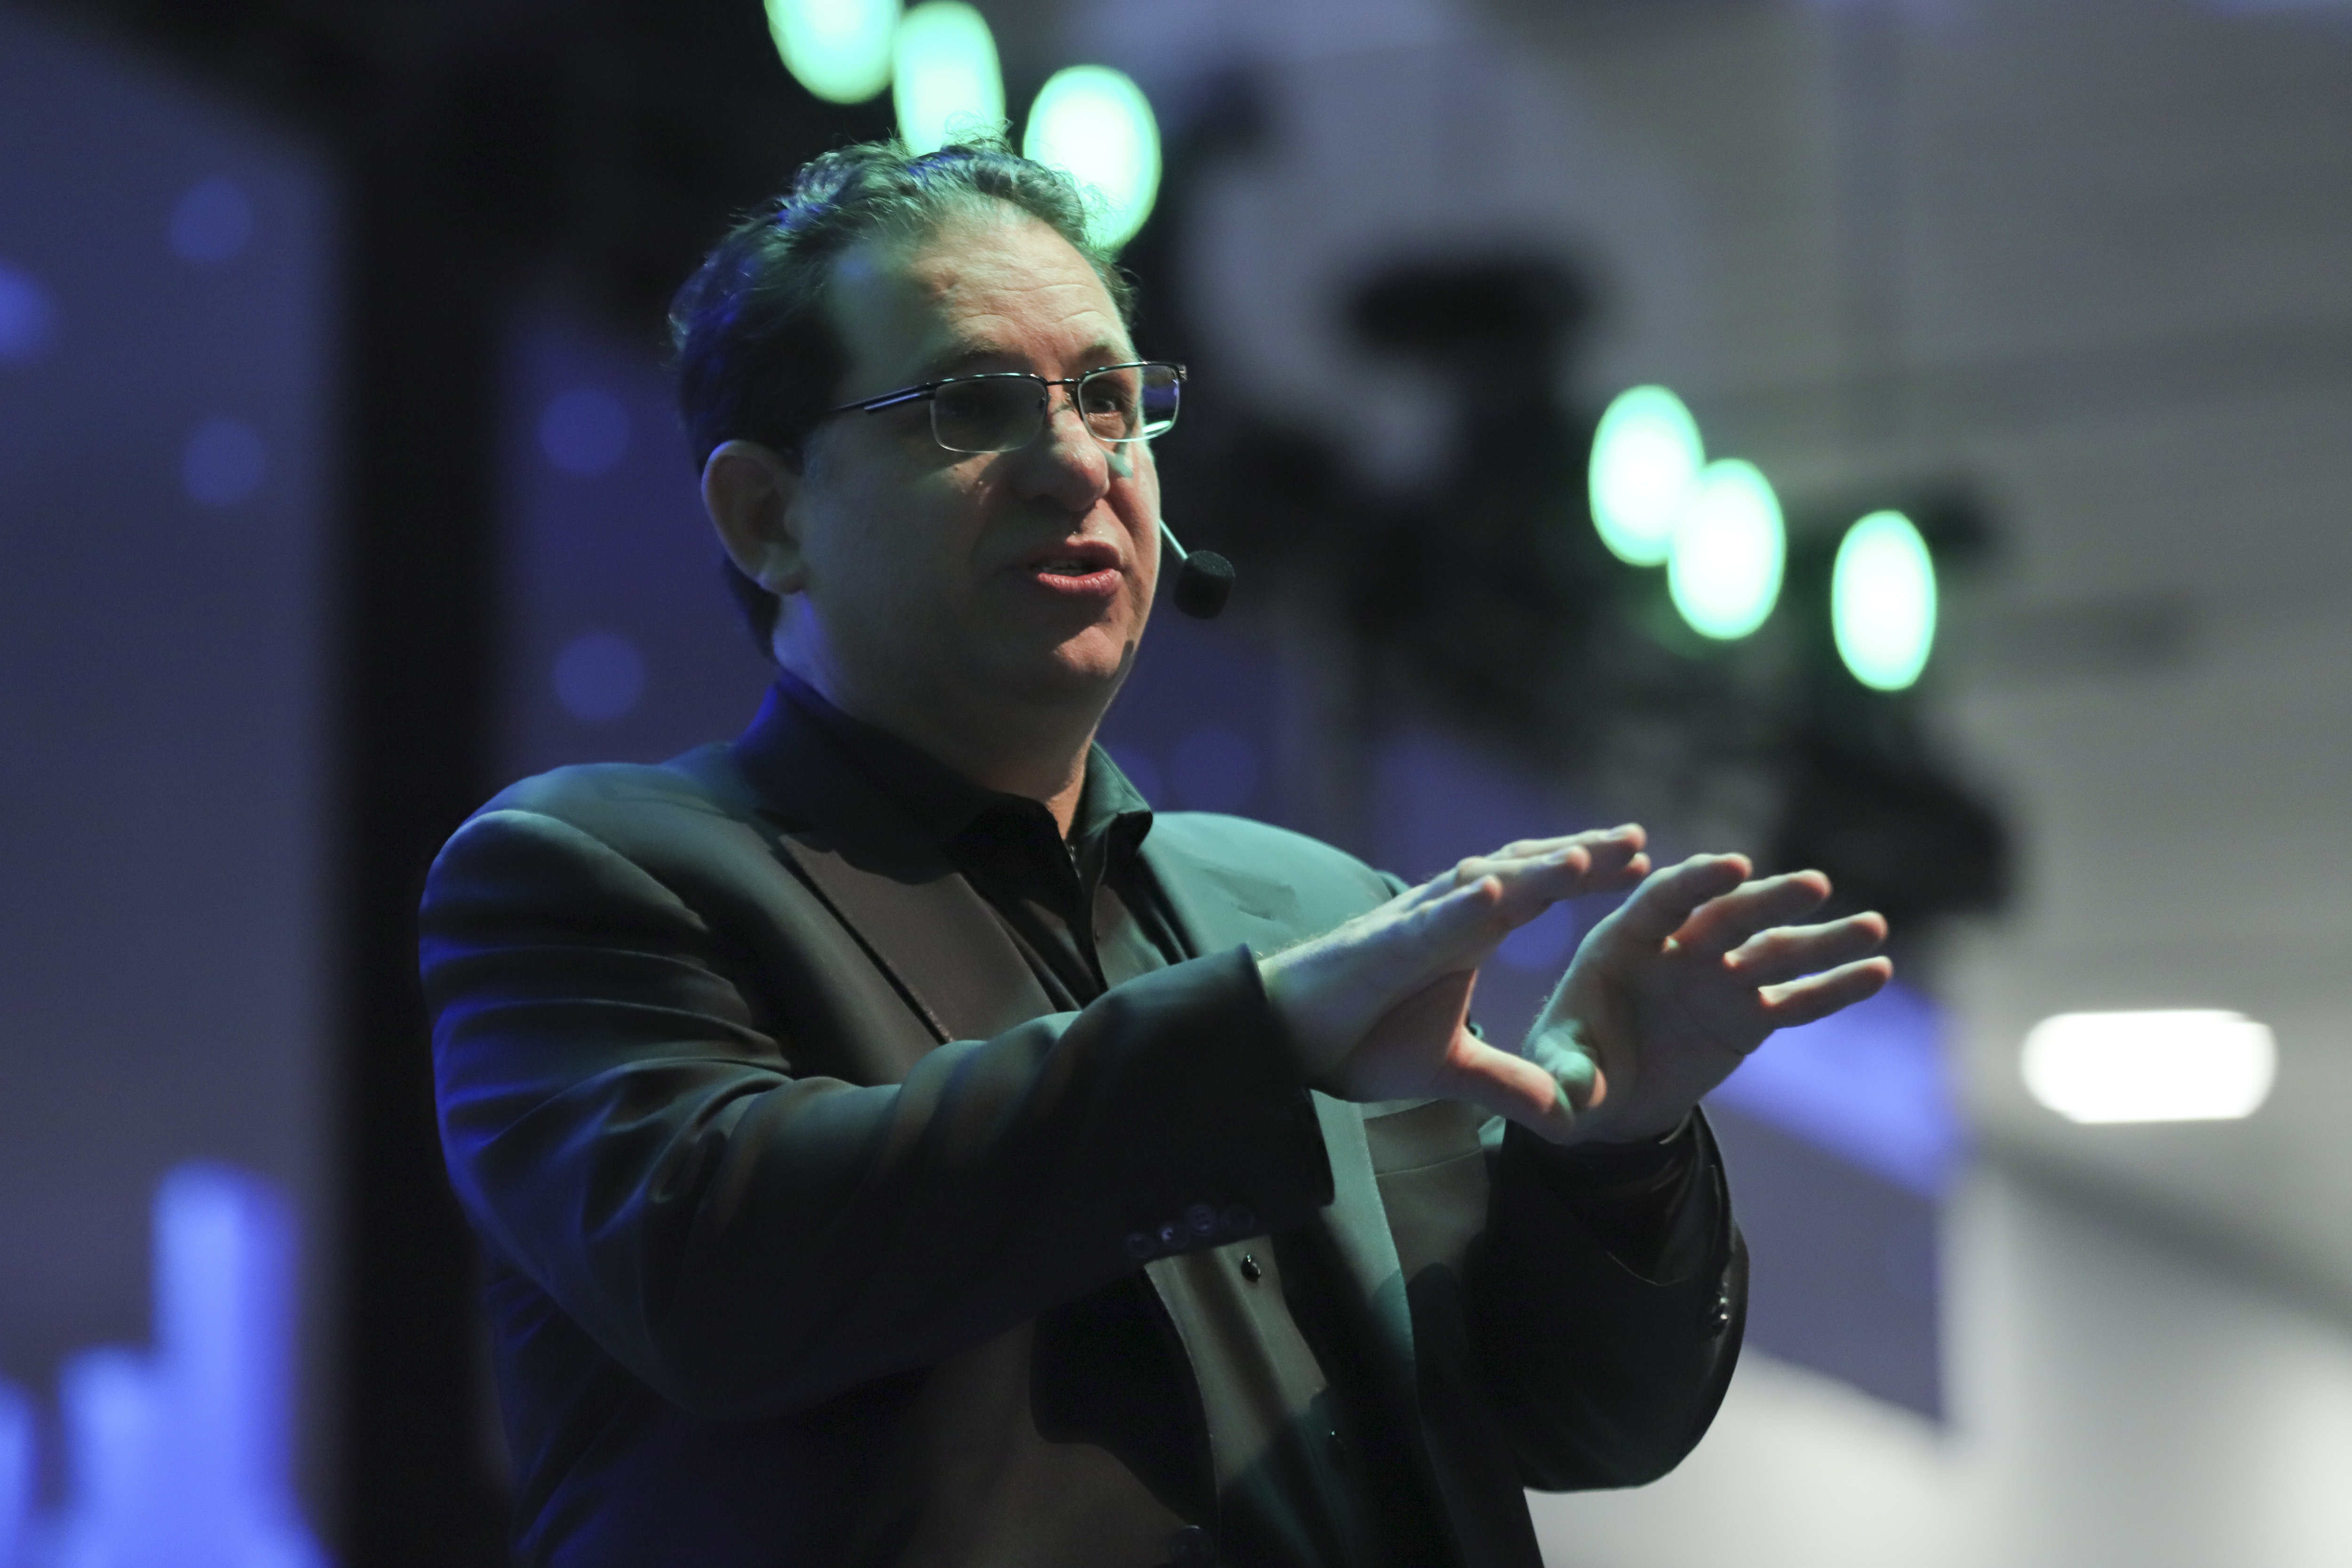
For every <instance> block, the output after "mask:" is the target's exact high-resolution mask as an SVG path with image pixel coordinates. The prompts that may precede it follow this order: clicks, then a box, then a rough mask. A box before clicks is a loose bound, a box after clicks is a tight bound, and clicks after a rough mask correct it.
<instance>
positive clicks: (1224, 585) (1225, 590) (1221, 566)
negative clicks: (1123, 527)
mask: <svg viewBox="0 0 2352 1568" xmlns="http://www.w3.org/2000/svg"><path fill="white" fill-rule="evenodd" d="M1160 540H1161V542H1163V543H1165V544H1166V545H1167V546H1168V548H1169V549H1170V550H1171V551H1173V552H1175V554H1176V567H1177V571H1176V607H1177V608H1178V609H1180V610H1181V611H1183V612H1184V613H1185V614H1186V615H1188V616H1192V618H1193V619H1194V620H1196V621H1207V620H1214V619H1215V618H1216V616H1217V615H1218V614H1219V612H1221V611H1222V610H1223V609H1224V607H1225V601H1226V600H1227V599H1229V598H1231V597H1233V593H1234V563H1232V562H1230V561H1228V560H1226V559H1225V558H1224V557H1223V556H1222V555H1220V554H1218V553H1217V552H1215V551H1213V550H1202V551H1197V552H1195V551H1188V550H1186V549H1185V548H1184V547H1183V546H1182V545H1181V544H1179V543H1177V542H1176V535H1175V534H1174V533H1173V532H1172V531H1170V529H1169V527H1168V520H1167V519H1166V518H1162V519H1160Z"/></svg>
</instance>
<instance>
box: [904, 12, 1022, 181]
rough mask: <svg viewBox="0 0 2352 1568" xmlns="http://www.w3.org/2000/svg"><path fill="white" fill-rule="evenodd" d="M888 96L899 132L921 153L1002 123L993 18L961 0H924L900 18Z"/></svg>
mask: <svg viewBox="0 0 2352 1568" xmlns="http://www.w3.org/2000/svg"><path fill="white" fill-rule="evenodd" d="M892 58H893V59H894V61H895V62H896V65H895V68H894V69H893V72H892V76H891V89H890V98H891V102H892V105H893V106H894V107H895V108H896V109H897V110H898V134H899V135H900V136H901V137H902V138H904V139H905V141H906V143H907V145H908V146H909V147H911V148H913V149H914V150H915V151H916V152H918V153H931V152H936V151H938V150H939V149H940V148H941V147H944V146H946V145H947V143H948V142H950V141H951V140H953V139H954V138H955V137H957V136H960V135H967V134H970V133H971V132H980V131H997V130H1001V129H1002V128H1003V123H1004V76H1003V72H1002V71H1001V70H999V69H998V68H997V63H996V39H995V37H994V36H993V35H992V34H991V33H990V32H989V30H988V19H987V18H986V17H984V16H982V15H981V14H980V13H979V11H977V10H975V9H974V8H973V7H971V6H970V5H965V4H964V0H924V4H922V5H918V6H916V7H915V8H914V9H913V10H911V11H909V12H908V13H907V16H906V20H904V21H902V22H900V23H899V24H898V43H897V45H896V46H895V47H894V48H893V50H892Z"/></svg>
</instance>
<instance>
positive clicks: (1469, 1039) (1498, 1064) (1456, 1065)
mask: <svg viewBox="0 0 2352 1568" xmlns="http://www.w3.org/2000/svg"><path fill="white" fill-rule="evenodd" d="M1438 1092H1439V1093H1440V1094H1442V1095H1444V1097H1445V1098H1446V1099H1448V1100H1466V1101H1468V1102H1469V1103H1470V1104H1472V1105H1475V1106H1476V1107H1478V1108H1479V1109H1480V1110H1487V1111H1492V1112H1493V1113H1494V1114H1496V1115H1497V1116H1500V1117H1502V1118H1504V1119H1505V1120H1506V1121H1516V1122H1517V1123H1518V1124H1519V1125H1520V1126H1522V1127H1524V1128H1526V1129H1527V1130H1528V1131H1530V1132H1533V1133H1535V1134H1536V1135H1537V1136H1538V1137H1539V1138H1541V1139H1543V1140H1544V1141H1545V1142H1548V1143H1564V1142H1567V1141H1568V1140H1569V1138H1570V1136H1571V1135H1572V1134H1573V1133H1574V1132H1575V1131H1576V1111H1575V1110H1574V1109H1573V1108H1572V1107H1571V1106H1570V1103H1569V1098H1568V1093H1567V1091H1566V1090H1565V1089H1563V1088H1562V1086H1561V1084H1560V1082H1559V1079H1556V1078H1554V1077H1553V1076H1552V1075H1551V1074H1550V1073H1549V1072H1546V1071H1545V1070H1544V1069H1543V1068H1540V1067H1538V1066H1537V1065H1536V1064H1535V1063H1533V1062H1531V1061H1529V1060H1528V1059H1527V1058H1525V1057H1519V1056H1514V1055H1513V1054H1512V1053H1510V1052H1509V1051H1503V1050H1497V1049H1496V1048H1495V1047H1493V1046H1490V1045H1488V1044H1486V1042H1485V1041H1484V1040H1480V1039H1477V1038H1475V1037H1473V1036H1471V1035H1469V1034H1467V1033H1466V1032H1465V1034H1463V1035H1462V1036H1461V1037H1459V1038H1458V1040H1457V1041H1456V1043H1455V1045H1454V1050H1453V1053H1452V1055H1451V1056H1450V1058H1448V1060H1447V1062H1446V1065H1445V1070H1444V1074H1443V1075H1442V1080H1441V1082H1440V1083H1439V1085H1438Z"/></svg>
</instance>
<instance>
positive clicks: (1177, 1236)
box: [1160, 1219, 1191, 1252]
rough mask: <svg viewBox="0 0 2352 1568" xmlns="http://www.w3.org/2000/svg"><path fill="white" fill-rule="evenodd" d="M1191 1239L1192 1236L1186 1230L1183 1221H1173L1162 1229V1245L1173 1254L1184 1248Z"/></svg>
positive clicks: (1161, 1227)
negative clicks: (1179, 1248)
mask: <svg viewBox="0 0 2352 1568" xmlns="http://www.w3.org/2000/svg"><path fill="white" fill-rule="evenodd" d="M1189 1239H1191V1234H1190V1233H1189V1232H1188V1231H1186V1229H1185V1228H1184V1222H1183V1221H1182V1220H1178V1219H1171V1220H1170V1221H1169V1222H1168V1223H1167V1224H1166V1225H1163V1226H1160V1246H1161V1247H1166V1248H1167V1249H1168V1250H1169V1251H1171V1252H1173V1251H1175V1250H1176V1249H1177V1248H1178V1247H1182V1246H1183V1245H1184V1243H1185V1242H1186V1241H1187V1240H1189Z"/></svg>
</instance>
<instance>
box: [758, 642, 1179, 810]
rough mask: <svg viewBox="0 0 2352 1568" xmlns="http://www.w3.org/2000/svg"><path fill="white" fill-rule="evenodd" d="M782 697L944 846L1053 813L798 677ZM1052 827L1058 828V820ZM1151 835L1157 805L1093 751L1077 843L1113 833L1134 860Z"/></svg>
mask: <svg viewBox="0 0 2352 1568" xmlns="http://www.w3.org/2000/svg"><path fill="white" fill-rule="evenodd" d="M776 692H777V695H778V696H780V697H782V699H783V700H785V701H787V702H790V703H791V704H792V705H793V707H794V708H796V709H798V710H800V711H801V713H802V714H803V716H805V717H806V718H807V719H808V721H810V722H811V723H813V724H814V725H816V726H817V727H818V728H819V729H820V730H822V731H824V733H825V735H826V737H827V738H828V739H830V740H831V741H832V742H834V743H835V745H837V746H839V747H840V748H841V750H842V751H843V752H845V753H846V754H847V756H848V758H849V761H850V763H851V764H852V765H853V766H855V767H856V769H857V771H858V772H860V773H864V774H865V775H866V778H867V779H869V780H870V781H871V782H872V783H873V784H874V786H875V787H876V788H877V789H878V790H880V791H881V792H882V793H883V794H884V795H887V796H888V797H889V798H890V800H891V802H892V804H894V805H897V806H898V809H899V810H900V811H903V812H905V813H906V814H907V816H908V817H909V818H910V819H912V821H913V822H914V824H915V826H918V827H919V828H920V829H922V831H923V832H924V834H925V835H927V836H928V837H930V838H931V840H932V841H933V842H934V843H937V844H939V845H940V846H942V847H945V846H947V845H949V844H950V843H951V842H953V841H954V840H955V839H956V838H957V837H960V836H961V835H962V834H963V833H964V831H965V830H966V829H968V828H970V827H971V826H972V825H973V824H974V823H976V822H978V821H979V820H980V819H981V818H982V817H983V816H989V815H990V814H992V813H994V812H1000V811H1002V812H1013V813H1020V814H1023V815H1027V814H1032V813H1044V812H1045V805H1044V804H1043V803H1041V802H1039V801H1035V800H1032V799H1030V798H1029V797H1028V796H1026V795H1008V794H1006V793H1004V792H1003V791H1002V790H993V789H990V788H989V787H988V786H987V785H985V784H976V783H974V782H973V781H972V780H971V779H968V778H966V777H964V776H963V774H961V773H958V772H956V771H955V770H954V769H953V768H951V767H949V766H948V765H947V764H946V763H942V762H940V761H939V760H938V759H937V758H935V757H933V756H932V755H931V754H930V753H929V752H925V751H924V750H922V749H921V748H920V747H919V746H916V745H913V744H911V743H910V742H906V741H902V740H900V739H899V738H898V736H896V735H894V734H892V733H890V732H889V731H887V730H884V729H881V728H879V727H877V726H876V725H873V724H869V723H867V722H866V721H864V720H862V719H856V718H852V717H851V716H850V715H849V714H846V713H845V712H843V711H842V710H840V709H838V708H836V707H835V706H834V705H833V704H832V703H831V702H830V701H828V700H826V699H825V697H824V694H823V693H821V692H819V691H818V690H817V689H815V688H814V687H813V686H811V685H809V684H808V682H806V681H804V680H803V679H801V678H800V677H799V676H796V675H794V674H793V673H792V672H791V671H790V670H784V669H780V670H778V671H777V672H776ZM1024 808H1025V809H1024ZM1045 820H1046V821H1047V822H1048V823H1050V822H1051V821H1052V818H1051V817H1050V816H1047V817H1046V818H1045ZM1114 830H1115V831H1114ZM1150 830H1151V807H1150V804H1149V803H1148V802H1146V801H1145V800H1144V798H1143V796H1142V795H1139V794H1138V793H1137V791H1136V788H1135V785H1134V784H1130V783H1129V782H1128V777H1127V775H1126V774H1125V773H1121V772H1119V770H1118V763H1114V762H1112V761H1111V759H1110V753H1109V752H1106V751H1104V750H1103V749H1102V747H1100V746H1098V745H1097V746H1090V747H1089V748H1088V749H1087V779H1086V785H1085V787H1084V788H1083V789H1082V790H1080V792H1079V794H1078V809H1077V814H1076V817H1075V818H1074V819H1073V820H1072V822H1071V824H1070V842H1071V843H1073V844H1090V843H1092V842H1093V841H1094V839H1095V838H1096V837H1097V836H1098V835H1101V834H1104V833H1110V834H1111V837H1112V842H1113V844H1114V845H1115V846H1116V847H1117V848H1118V851H1119V853H1121V854H1122V855H1125V854H1132V853H1133V852H1134V851H1135V849H1136V848H1137V847H1139V846H1140V845H1141V844H1142V842H1143V838H1144V835H1145V834H1147V833H1149V832H1150Z"/></svg>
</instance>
